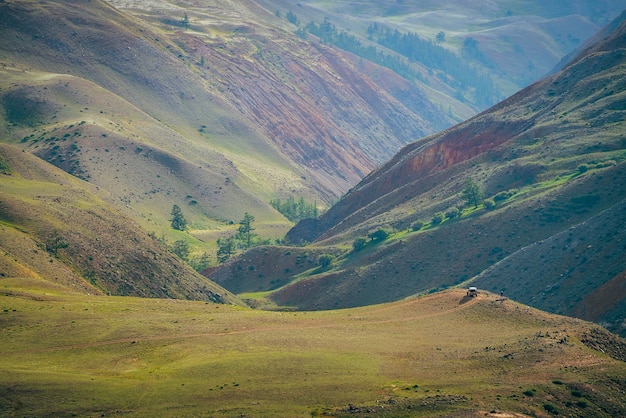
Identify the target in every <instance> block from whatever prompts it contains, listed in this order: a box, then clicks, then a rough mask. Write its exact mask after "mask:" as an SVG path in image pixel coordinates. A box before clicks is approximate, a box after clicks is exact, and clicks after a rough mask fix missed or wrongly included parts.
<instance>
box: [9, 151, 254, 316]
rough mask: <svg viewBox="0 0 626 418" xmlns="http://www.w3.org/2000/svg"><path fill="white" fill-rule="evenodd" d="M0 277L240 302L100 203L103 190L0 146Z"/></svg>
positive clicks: (85, 289)
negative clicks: (0, 174)
mask: <svg viewBox="0 0 626 418" xmlns="http://www.w3.org/2000/svg"><path fill="white" fill-rule="evenodd" d="M0 165H1V167H2V181H0V230H1V231H2V233H1V234H0V248H2V255H1V256H0V270H1V271H0V276H1V277H8V278H15V277H17V278H20V280H29V279H37V280H46V281H48V282H51V283H54V284H56V285H63V286H64V287H66V288H68V289H72V290H73V291H75V292H78V293H82V294H94V295H103V294H115V295H126V296H141V297H150V298H177V299H194V300H205V301H212V302H220V303H235V304H242V303H241V301H239V299H238V298H236V297H234V296H233V295H232V294H230V293H229V292H228V291H226V290H225V289H223V288H221V287H219V286H217V285H215V283H213V282H211V281H209V280H207V279H206V278H204V277H203V276H201V275H200V274H198V273H196V272H195V271H194V270H193V269H191V268H190V267H189V266H188V265H187V264H186V263H184V262H183V261H182V260H181V259H180V258H178V257H176V256H174V255H173V254H172V253H171V252H170V251H168V249H167V248H166V246H165V245H164V244H163V243H161V242H159V241H158V240H157V239H156V237H154V236H153V235H150V234H148V233H146V231H145V230H144V229H142V228H141V227H140V226H139V225H138V224H137V223H136V222H134V221H133V220H132V219H130V218H128V217H127V216H125V215H124V214H123V213H121V211H120V210H119V209H116V208H115V207H112V206H111V205H110V204H108V203H106V200H105V199H106V196H107V194H108V193H107V192H104V191H103V190H102V189H99V188H98V187H96V186H93V185H90V184H88V183H85V182H83V181H81V180H78V179H76V178H75V177H73V176H71V175H69V174H67V173H65V172H64V171H62V170H60V169H58V168H56V167H54V166H52V165H50V164H48V163H46V162H44V161H42V160H40V159H39V158H37V157H35V156H33V155H31V154H30V153H27V152H24V151H22V150H20V149H19V148H17V147H15V146H12V145H6V144H0Z"/></svg>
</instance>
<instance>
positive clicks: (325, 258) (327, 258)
mask: <svg viewBox="0 0 626 418" xmlns="http://www.w3.org/2000/svg"><path fill="white" fill-rule="evenodd" d="M334 259H335V256H333V255H332V254H322V255H320V258H319V259H318V263H319V264H320V266H322V267H328V266H330V263H332V262H333V260H334Z"/></svg>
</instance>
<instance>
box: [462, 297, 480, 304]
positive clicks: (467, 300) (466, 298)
mask: <svg viewBox="0 0 626 418" xmlns="http://www.w3.org/2000/svg"><path fill="white" fill-rule="evenodd" d="M475 297H478V296H469V295H465V296H463V297H462V298H461V300H460V301H459V305H463V304H464V303H467V302H469V301H470V300H472V299H474V298H475Z"/></svg>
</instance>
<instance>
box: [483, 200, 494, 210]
mask: <svg viewBox="0 0 626 418" xmlns="http://www.w3.org/2000/svg"><path fill="white" fill-rule="evenodd" d="M483 204H484V205H485V209H487V210H493V209H495V208H496V202H495V201H494V200H493V199H485V200H483Z"/></svg>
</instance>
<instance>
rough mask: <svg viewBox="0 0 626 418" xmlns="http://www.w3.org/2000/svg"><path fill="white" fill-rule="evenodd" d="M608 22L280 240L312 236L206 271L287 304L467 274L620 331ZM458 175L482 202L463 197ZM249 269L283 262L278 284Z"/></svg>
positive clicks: (617, 117) (618, 136)
mask: <svg viewBox="0 0 626 418" xmlns="http://www.w3.org/2000/svg"><path fill="white" fill-rule="evenodd" d="M615 26H616V29H615V30H613V31H612V32H610V34H608V35H606V36H605V37H604V38H602V39H601V40H599V41H598V42H596V43H595V44H593V45H591V46H589V47H588V48H587V49H585V51H583V52H582V53H581V54H580V55H579V56H578V57H576V58H575V59H574V60H573V61H572V62H571V63H570V64H569V65H568V66H566V67H565V68H564V69H563V70H562V71H560V72H558V73H556V74H554V75H552V76H550V77H548V78H546V79H544V80H542V81H539V82H537V83H535V84H533V85H532V86H529V87H528V88H526V89H524V90H522V91H521V92H519V93H518V94H516V95H514V96H512V97H511V98H509V99H507V100H506V101H504V102H502V103H500V104H498V105H496V106H494V107H493V108H491V109H489V110H488V111H485V112H483V113H482V114H479V115H477V116H476V117H474V118H472V119H470V120H468V121H466V122H464V123H461V124H459V125H456V126H455V127H453V128H450V129H448V130H446V131H444V132H441V133H439V134H436V135H433V136H430V137H428V138H425V139H423V140H419V141H416V142H415V143H413V144H410V145H408V146H407V147H405V148H404V149H403V150H402V151H400V152H399V153H398V154H397V155H396V156H395V157H394V158H393V159H391V160H390V161H389V162H388V163H386V164H385V165H383V166H382V167H380V168H379V169H377V170H375V171H374V172H372V173H371V174H370V175H368V176H367V177H366V178H365V179H364V180H363V181H362V182H361V183H360V184H359V185H358V186H356V187H355V188H353V189H352V190H351V191H350V192H348V193H347V194H346V195H345V196H344V197H343V198H342V199H341V200H340V201H339V202H338V203H337V204H336V205H334V206H333V207H332V208H331V209H330V210H329V211H328V212H326V213H325V214H323V215H322V216H321V217H320V218H319V219H318V220H306V221H302V222H300V223H299V224H298V225H297V226H296V227H295V228H293V229H292V230H291V231H290V232H289V234H288V235H287V237H288V239H290V241H291V242H292V243H299V242H301V241H304V242H313V245H312V246H310V247H305V248H304V249H302V250H300V251H298V252H296V251H290V252H289V258H290V259H291V260H292V261H291V263H289V262H287V261H286V260H287V257H286V255H285V254H286V252H284V251H282V252H281V251H266V252H262V251H260V250H257V251H256V252H255V253H252V254H250V255H248V256H245V257H243V258H242V259H241V260H239V261H238V262H237V263H234V264H233V265H229V266H225V267H223V268H222V269H221V270H218V271H217V272H215V273H214V274H212V275H211V277H212V278H213V279H214V280H216V281H217V282H218V283H220V284H222V285H223V286H225V287H226V288H229V287H231V286H236V288H237V289H238V293H252V295H250V297H257V296H254V293H257V292H266V293H261V294H260V295H261V296H263V297H265V298H269V299H271V300H272V301H274V303H276V304H277V305H279V306H283V305H286V306H293V307H297V308H300V309H332V308H340V307H350V306H359V305H367V304H372V303H379V302H385V301H392V300H398V299H401V298H403V297H407V296H410V295H412V294H416V293H421V292H429V291H434V290H437V289H442V288H446V287H450V286H457V285H466V284H468V283H476V284H479V285H482V286H485V287H487V288H488V289H491V290H493V291H497V292H500V291H503V292H505V294H506V295H508V296H509V297H512V298H514V299H518V298H519V299H520V300H524V301H525V302H527V303H530V304H535V305H537V306H541V307H542V308H543V309H548V310H551V311H554V312H560V313H564V314H568V315H579V316H581V317H583V318H588V319H593V320H595V321H598V322H601V323H603V324H604V325H606V326H608V327H609V328H610V329H612V330H614V331H616V332H620V333H622V334H624V332H625V328H624V322H623V321H624V317H625V310H624V308H625V305H624V303H625V302H624V292H623V289H622V287H623V286H622V285H623V274H624V271H626V265H625V264H624V262H625V260H626V258H625V257H624V247H623V232H624V231H623V225H624V210H623V209H624V207H623V204H624V196H626V189H625V188H626V183H625V179H626V175H624V169H625V168H626V165H625V164H626V163H625V162H624V161H625V158H626V154H625V151H624V149H625V148H626V143H625V142H624V141H625V139H624V106H623V104H624V103H625V97H624V91H625V89H624V81H625V79H624V74H625V71H624V65H625V61H624V47H625V45H624V39H626V36H625V31H626V24H625V23H624V19H623V17H622V18H620V19H619V20H618V24H617V25H615ZM468 181H470V183H471V184H474V185H476V186H478V188H479V189H480V190H481V191H482V192H483V193H484V196H485V198H486V199H485V201H483V202H480V201H479V202H477V205H468V204H467V202H466V201H465V199H464V197H463V196H464V195H463V192H464V190H465V189H466V187H467V184H468V183H467V182H468ZM436 214H440V215H438V216H437V217H436V216H435V215H436ZM435 218H437V219H436V220H434V219H435ZM611 225H613V226H614V228H613V227H611ZM380 230H382V231H384V235H383V237H384V238H383V239H380V238H377V235H376V234H375V233H376V232H377V231H380ZM378 237H380V235H378ZM359 239H361V242H362V243H363V245H361V246H359V247H358V248H357V247H356V246H354V243H355V242H357V240H359ZM312 250H315V251H317V253H323V252H324V251H327V252H329V253H332V254H334V255H335V258H334V260H333V261H332V263H331V264H330V265H326V266H325V267H323V266H321V265H320V264H319V262H318V260H317V259H314V260H313V261H314V262H315V265H314V266H312V267H311V268H309V269H308V270H306V271H304V272H302V271H301V270H299V269H298V268H297V266H296V265H295V264H294V262H293V260H296V259H298V258H300V259H301V257H303V256H304V255H307V254H308V252H310V251H312ZM261 265H281V266H282V267H283V270H282V271H283V273H282V277H280V279H281V280H280V283H279V284H280V286H276V284H277V282H273V283H272V282H271V281H270V280H268V279H266V277H270V276H269V275H267V276H266V275H265V274H264V271H263V270H262V269H259V268H258V267H259V266H261ZM290 272H293V274H291V273H290ZM603 295H605V297H606V298H607V299H606V300H603V299H602V297H603Z"/></svg>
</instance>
